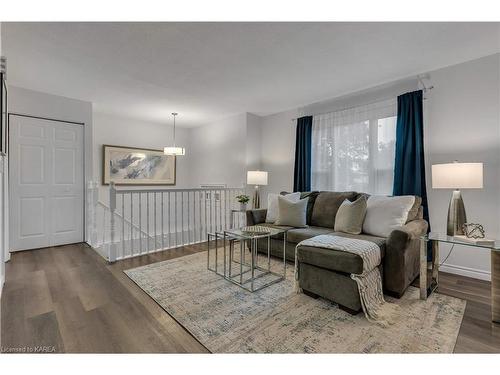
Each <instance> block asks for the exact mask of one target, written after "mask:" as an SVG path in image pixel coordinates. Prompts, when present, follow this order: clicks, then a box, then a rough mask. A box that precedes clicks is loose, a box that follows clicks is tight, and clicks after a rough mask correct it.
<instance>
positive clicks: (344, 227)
mask: <svg viewBox="0 0 500 375" xmlns="http://www.w3.org/2000/svg"><path fill="white" fill-rule="evenodd" d="M365 215H366V197H365V196H361V197H359V198H358V199H356V200H355V201H354V202H351V201H349V200H348V199H345V200H344V201H343V202H342V204H341V205H340V207H339V209H338V211H337V215H336V216H335V227H334V230H335V232H344V233H350V234H360V233H361V232H362V230H363V220H365Z"/></svg>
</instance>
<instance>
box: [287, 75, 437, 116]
mask: <svg viewBox="0 0 500 375" xmlns="http://www.w3.org/2000/svg"><path fill="white" fill-rule="evenodd" d="M418 81H419V82H420V84H421V85H422V86H423V88H422V89H421V90H422V91H423V92H424V93H425V92H427V91H431V90H432V89H433V88H434V86H429V87H426V86H425V85H424V82H423V81H422V79H421V78H420V77H418ZM390 99H396V98H395V97H394V96H391V97H388V98H383V99H377V100H374V101H372V102H368V103H364V104H359V105H353V106H351V107H345V108H339V109H336V110H334V111H329V112H322V113H314V114H312V115H309V116H321V115H326V114H328V113H333V112H341V111H347V110H349V109H354V108H358V107H363V106H366V105H371V104H375V103H379V102H384V101H386V100H390ZM423 99H424V100H427V98H426V97H425V96H424V98H423ZM304 116H307V115H304ZM296 120H297V117H294V118H292V119H291V120H290V122H294V121H296Z"/></svg>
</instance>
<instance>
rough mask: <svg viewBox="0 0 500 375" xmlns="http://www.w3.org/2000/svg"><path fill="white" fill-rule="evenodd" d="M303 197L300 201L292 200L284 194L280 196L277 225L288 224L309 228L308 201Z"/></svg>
mask: <svg viewBox="0 0 500 375" xmlns="http://www.w3.org/2000/svg"><path fill="white" fill-rule="evenodd" d="M308 200H309V199H308V198H305V199H301V200H299V201H298V202H290V201H289V200H288V199H286V198H283V197H282V196H279V197H278V211H279V214H278V220H276V221H275V222H274V224H275V225H287V226H290V227H295V228H307V201H308Z"/></svg>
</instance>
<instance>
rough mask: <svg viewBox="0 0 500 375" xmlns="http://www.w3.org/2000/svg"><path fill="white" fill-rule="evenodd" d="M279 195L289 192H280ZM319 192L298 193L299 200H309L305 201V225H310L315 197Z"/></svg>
mask: <svg viewBox="0 0 500 375" xmlns="http://www.w3.org/2000/svg"><path fill="white" fill-rule="evenodd" d="M280 194H281V195H287V194H290V193H289V192H286V191H282V192H281V193H280ZM318 194H319V191H304V192H302V193H300V199H304V198H309V200H308V201H307V225H311V217H312V212H313V208H314V202H315V201H316V197H317V196H318Z"/></svg>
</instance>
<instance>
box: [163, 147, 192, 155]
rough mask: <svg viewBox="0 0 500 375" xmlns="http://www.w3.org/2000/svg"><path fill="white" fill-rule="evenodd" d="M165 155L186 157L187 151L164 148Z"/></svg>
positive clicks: (176, 148) (177, 148) (178, 148)
mask: <svg viewBox="0 0 500 375" xmlns="http://www.w3.org/2000/svg"><path fill="white" fill-rule="evenodd" d="M163 153H164V154H165V155H175V156H184V155H186V149H185V148H184V147H176V146H173V147H163Z"/></svg>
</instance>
